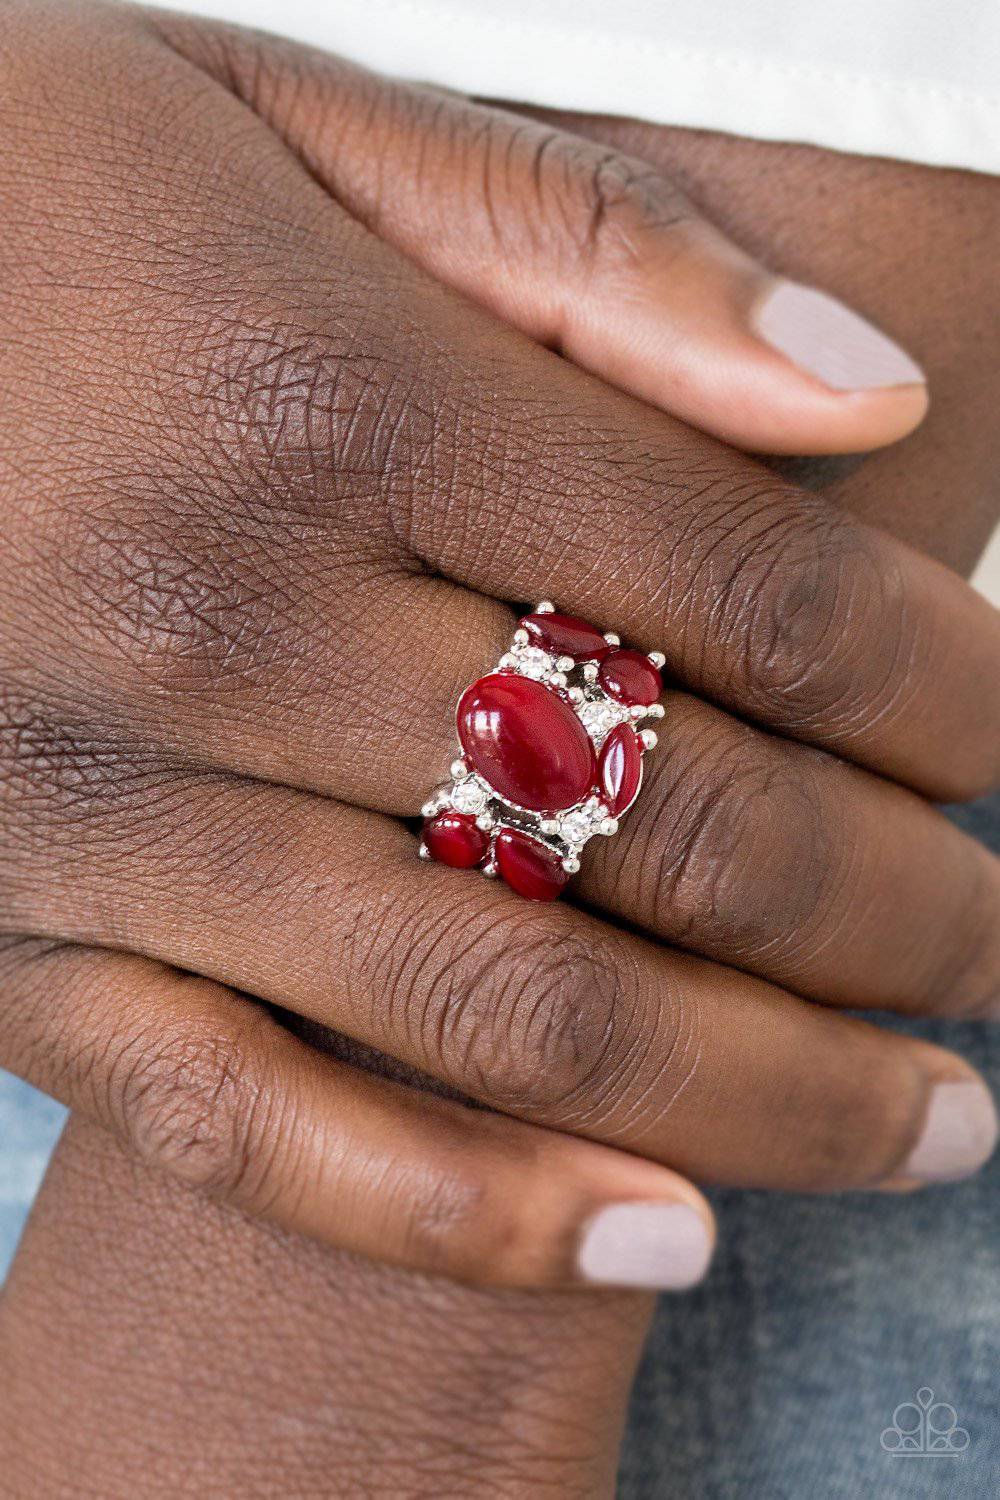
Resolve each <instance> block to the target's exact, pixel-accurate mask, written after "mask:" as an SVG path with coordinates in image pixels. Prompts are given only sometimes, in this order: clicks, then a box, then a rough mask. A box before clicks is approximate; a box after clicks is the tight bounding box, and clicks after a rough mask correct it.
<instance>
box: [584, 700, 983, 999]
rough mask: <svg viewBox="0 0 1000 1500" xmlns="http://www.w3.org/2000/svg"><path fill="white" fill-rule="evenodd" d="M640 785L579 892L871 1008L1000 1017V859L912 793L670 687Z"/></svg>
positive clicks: (722, 957) (680, 939) (814, 992)
mask: <svg viewBox="0 0 1000 1500" xmlns="http://www.w3.org/2000/svg"><path fill="white" fill-rule="evenodd" d="M665 705H666V718H665V719H664V721H663V723H662V725H660V726H658V728H659V736H658V743H657V746H656V749H655V751H654V752H653V753H651V754H649V755H647V756H645V757H644V762H643V764H644V782H643V787H642V791H641V793H640V795H639V797H638V799H637V800H636V803H635V805H634V807H632V808H631V809H630V810H629V813H628V815H627V816H626V817H625V818H624V819H622V821H621V824H620V826H619V830H618V833H617V835H616V836H615V837H614V838H613V839H594V840H592V841H591V843H589V844H588V845H587V847H586V849H585V851H584V854H583V857H582V863H583V867H582V870H581V872H580V874H579V876H578V877H577V878H576V880H575V881H574V886H573V889H574V892H576V893H577V894H578V895H579V896H580V897H581V898H582V899H583V900H585V901H586V902H588V903H590V904H593V905H594V906H596V907H598V908H600V909H602V910H604V911H607V912H611V913H613V914H615V915H617V916H619V917H623V918H625V919H626V920H627V921H629V922H630V923H632V924H634V925H636V926H640V927H643V928H645V929H646V930H647V931H648V932H651V933H653V934H654V935H656V936H657V937H661V938H666V939H668V940H669V941H672V942H676V943H680V944H682V945H683V946H684V947H685V948H689V949H691V950H693V951H695V952H698V953H703V954H705V955H707V956H709V957H711V958H714V959H717V960H719V961H720V962H722V963H728V964H735V965H736V966H737V967H738V968H741V969H746V970H748V971H749V972H751V973H756V974H760V975H762V976H763V977H765V978H768V979H771V980H773V981H774V982H775V983H777V984H781V985H784V986H787V987H788V988H790V989H792V990H794V991H796V992H797V993H798V994H800V995H806V996H808V997H810V998H813V999H816V1000H822V1001H826V1002H831V1003H834V1004H838V1005H848V1006H853V1007H855V1008H858V1009H874V1008H878V1009H887V1010H895V1011H899V1012H902V1013H905V1014H911V1015H935V1014H936V1015H944V1016H950V1017H952V1018H955V1017H966V1018H976V1017H984V1018H995V1019H1000V861H998V860H997V858H996V857H995V855H993V854H991V853H990V852H989V850H987V849H986V848H985V847H984V846H983V845H982V844H980V843H979V842H978V841H977V840H975V839H973V838H970V837H969V836H968V835H966V834H964V833H962V832H961V831H960V830H959V829H957V828H956V827H955V826H954V825H953V824H951V823H950V822H949V821H948V820H947V819H946V818H944V817H943V816H942V815H941V814H940V813H939V812H938V811H936V809H934V808H932V807H931V806H929V805H928V804H927V803H926V802H924V801H923V799H921V798H919V797H916V796H914V794H913V793H912V792H909V791H907V790H905V789H904V788H903V787H899V786H895V785H893V784H892V783H890V782H887V781H883V780H881V779H879V778H878V777H874V776H871V775H869V774H868V773H867V772H864V771H859V770H858V769H857V768H856V767H854V766H850V765H848V764H846V763H845V762H843V761H840V760H837V759H835V758H834V757H832V756H828V755H824V754H821V753H817V752H815V751H810V750H806V749H805V748H803V747H802V746H799V745H795V744H793V743H791V742H790V741H788V740H781V739H777V738H775V737H774V736H771V735H763V734H760V733H759V732H758V731H757V730H755V729H752V728H750V727H749V726H748V725H745V724H741V723H740V722H739V721H738V720H736V719H732V718H730V717H729V716H728V715H726V714H723V713H720V712H719V711H718V710H717V709H713V708H711V707H710V706H709V705H708V704H705V703H702V702H701V701H699V700H698V699H696V698H692V697H690V696H688V695H687V694H683V693H669V694H668V695H667V698H666V700H665Z"/></svg>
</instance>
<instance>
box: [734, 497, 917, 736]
mask: <svg viewBox="0 0 1000 1500" xmlns="http://www.w3.org/2000/svg"><path fill="white" fill-rule="evenodd" d="M763 502H764V503H763V506H762V508H761V511H760V514H759V516H758V519H757V525H756V528H755V529H756V532H757V535H756V537H754V536H753V535H745V548H744V551H743V555H742V556H741V557H740V559H739V560H738V561H737V562H736V563H735V564H734V565H733V566H732V568H731V571H730V572H729V574H728V575H727V578H726V581H725V583H724V585H723V588H722V590H721V594H720V597H719V598H718V599H717V601H716V605H715V617H716V619H721V620H723V621H724V622H725V624H724V627H723V628H724V629H725V630H726V631H727V632H729V638H728V640H727V641H725V642H724V644H727V645H730V646H733V645H735V646H736V647H737V651H736V653H735V654H736V657H737V661H738V664H739V670H740V673H741V676H742V678H743V681H744V684H745V686H746V687H747V688H748V689H749V692H750V695H751V698H752V700H753V701H754V702H755V705H756V706H757V707H758V709H759V711H760V712H761V713H762V715H763V716H764V717H765V718H766V719H767V720H769V721H770V722H776V723H778V724H780V725H781V726H782V727H785V728H789V729H791V730H792V731H794V732H800V733H806V732H808V733H809V734H810V735H812V736H814V737H817V738H820V739H823V738H827V739H829V738H831V737H834V736H835V737H836V738H837V739H838V740H839V741H841V742H842V741H843V740H844V739H845V738H850V737H852V736H854V735H858V734H861V733H863V732H864V731H865V730H866V729H867V728H868V727H869V726H870V725H871V724H872V723H873V722H875V720H876V719H888V718H891V717H892V716H893V715H894V714H895V713H896V712H897V711H898V709H899V708H900V706H901V705H902V702H903V701H904V699H905V697H906V695H907V692H908V690H909V689H910V687H911V683H912V673H913V670H914V666H915V653H916V651H917V645H918V642H917V636H918V631H917V629H916V625H917V622H916V621H915V620H913V619H912V618H911V613H910V610H909V608H908V601H907V598H906V593H905V590H904V588H903V586H902V580H901V578H900V576H899V571H898V568H895V567H894V566H893V565H892V563H891V562H888V563H887V559H886V557H885V556H884V555H882V554H879V553H877V552H876V550H875V549H874V547H872V546H870V545H869V544H868V542H867V540H866V538H865V536H864V533H863V532H862V531H861V530H860V529H859V528H857V527H856V526H854V525H853V524H852V523H851V522H850V521H848V520H846V519H844V518H841V517H838V516H837V515H836V513H835V512H834V511H833V510H832V509H830V508H827V509H825V510H824V509H821V508H820V507H819V506H818V505H817V506H812V505H810V507H809V509H808V510H807V511H806V512H805V513H804V514H803V513H802V507H801V506H800V507H799V508H798V511H799V513H798V514H795V513H794V512H790V510H789V507H788V504H787V496H782V497H780V498H779V503H778V514H777V515H774V514H773V505H772V503H771V497H763ZM769 511H771V512H772V514H770V516H769V515H768V512H769Z"/></svg>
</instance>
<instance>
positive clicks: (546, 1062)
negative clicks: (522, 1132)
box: [476, 932, 620, 1119]
mask: <svg viewBox="0 0 1000 1500" xmlns="http://www.w3.org/2000/svg"><path fill="white" fill-rule="evenodd" d="M515 942H516V949H515V948H514V947H513V945H512V946H511V947H510V948H508V949H507V950H506V952H505V953H504V954H503V956H502V958H501V973H502V979H501V983H500V986H499V989H498V991H497V993H496V995H495V997H494V1004H495V1011H494V1025H493V1027H492V1028H491V1032H490V1034H489V1040H488V1045H486V1046H482V1045H481V1046H480V1048H479V1049H478V1056H477V1060H476V1061H477V1067H478V1069H479V1070H480V1071H481V1072H482V1073H483V1075H484V1076H485V1077H487V1078H489V1080H490V1082H491V1093H492V1094H494V1095H495V1096H497V1097H498V1098H499V1100H500V1102H501V1104H502V1105H504V1106H505V1107H509V1108H518V1107H522V1106H530V1107H532V1108H534V1109H535V1110H538V1111H543V1112H544V1113H545V1115H546V1116H547V1117H549V1118H559V1119H568V1118H578V1117H589V1115H590V1114H591V1113H592V1112H593V1111H594V1110H595V1109H596V1108H599V1104H600V1097H601V1095H602V1093H603V1091H604V1089H605V1087H606V1086H607V1085H606V1080H608V1079H609V1077H610V1075H612V1074H613V1073H614V1071H615V1069H614V1057H615V1050H616V1039H617V1018H616V1014H615V1011H616V1001H617V996H618V993H619V987H620V981H619V973H618V966H617V965H616V963H615V961H614V958H613V956H612V954H611V953H610V951H609V950H608V949H607V947H605V945H604V943H603V942H602V941H601V940H600V939H595V940H594V941H587V940H585V939H583V938H582V937H581V936H580V935H579V934H576V933H572V932H563V933H561V934H559V935H553V934H551V933H547V932H546V933H542V934H540V935H539V936H538V937H537V938H535V939H534V940H532V939H531V938H528V939H527V940H525V939H524V938H523V937H522V938H520V939H515Z"/></svg>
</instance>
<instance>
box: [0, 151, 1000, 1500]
mask: <svg viewBox="0 0 1000 1500" xmlns="http://www.w3.org/2000/svg"><path fill="white" fill-rule="evenodd" d="M575 123H576V125H577V126H578V127H579V128H582V126H583V125H584V124H585V122H575ZM592 128H593V130H594V132H595V134H597V133H603V132H606V131H607V130H608V129H609V128H611V127H609V126H608V124H607V123H606V122H594V123H593V127H592ZM615 128H621V129H628V130H629V131H630V133H631V139H632V142H633V144H632V146H631V149H634V150H638V149H641V150H642V151H643V152H645V153H648V155H649V156H650V159H653V160H661V159H668V160H670V161H672V162H673V161H676V162H677V163H678V164H683V166H684V170H685V172H687V173H690V180H689V183H688V185H689V187H690V188H691V189H692V191H694V192H695V193H696V195H697V196H698V197H699V198H700V199H702V200H703V201H705V202H708V201H710V200H711V199H712V197H713V195H715V196H716V198H717V199H718V201H716V203H715V208H716V211H717V212H718V213H719V214H720V215H725V213H726V212H727V211H728V210H727V203H726V201H725V195H722V194H721V185H722V184H725V187H726V192H727V193H728V194H730V195H731V197H732V200H733V204H734V209H733V212H734V213H735V212H736V211H737V208H738V207H740V206H742V210H743V217H742V219H741V221H740V223H741V228H742V232H744V233H745V234H747V235H750V234H753V235H755V236H757V237H758V238H759V240H760V242H761V243H762V244H764V243H766V242H767V239H768V236H769V235H771V236H773V239H774V245H775V246H776V247H778V250H776V252H775V255H774V259H775V260H776V262H778V263H781V264H787V265H789V267H790V269H793V270H794V271H795V272H796V274H800V275H803V276H807V277H814V278H815V279H817V280H820V279H822V280H824V281H825V282H826V284H827V285H829V286H831V287H833V288H834V289H836V290H837V291H838V292H840V293H841V294H842V295H844V296H845V297H849V298H852V299H854V300H855V301H857V303H858V304H859V305H861V306H863V307H865V309H866V310H868V311H870V312H872V313H873V314H877V315H879V316H880V317H881V318H883V319H884V320H885V321H886V322H887V323H888V322H890V321H891V322H892V324H893V326H894V327H896V328H898V329H899V330H901V331H905V334H906V336H907V338H908V339H909V341H910V343H911V346H912V347H913V348H914V349H915V350H916V351H917V352H918V353H919V355H920V357H921V358H922V359H923V361H924V362H925V363H926V364H927V366H928V368H929V369H930V371H931V379H932V384H933V395H934V405H933V408H932V416H931V418H930V421H929V425H928V428H927V429H926V430H927V432H928V434H930V435H932V437H933V441H930V437H929V438H928V444H929V451H928V444H925V443H924V441H923V439H920V440H918V441H916V442H910V443H907V444H906V445H904V446H903V447H901V448H899V449H896V450H892V451H890V452H887V453H886V455H885V456H884V458H882V459H879V460H877V461H872V460H869V461H867V462H866V463H865V464H864V465H863V466H862V467H861V468H860V469H856V470H855V472H854V473H853V474H852V475H851V476H850V477H849V478H848V479H846V480H844V481H843V482H842V483H836V484H831V485H830V486H829V487H828V488H827V490H826V492H825V493H826V494H827V495H830V496H834V495H835V496H836V498H837V499H838V500H840V501H841V502H842V503H844V504H845V505H848V506H850V507H854V506H857V507H858V509H860V510H862V511H863V512H864V513H865V514H866V515H868V516H871V515H875V516H876V518H878V519H881V520H883V521H884V522H885V524H886V525H887V526H890V527H892V528H893V529H898V530H900V531H901V532H904V533H906V534H908V535H911V536H914V537H920V538H923V539H924V540H925V541H926V543H927V545H928V546H929V547H930V549H931V550H932V551H937V552H940V553H941V554H942V555H946V556H948V557H949V558H950V559H953V560H961V562H962V565H963V566H966V565H968V563H970V562H971V561H972V559H973V558H974V556H975V555H976V553H977V551H978V550H979V547H980V545H981V541H982V537H983V534H984V531H985V524H984V518H985V517H987V516H993V515H995V512H996V489H995V482H994V477H993V476H994V474H995V462H994V460H995V442H996V439H995V435H994V433H993V428H992V424H991V423H989V422H986V421H983V420H977V421H974V422H969V423H968V425H967V422H966V413H968V412H970V411H975V412H977V413H978V414H979V415H980V416H981V415H982V413H983V412H984V411H985V410H987V409H989V408H994V409H995V405H996V402H997V400H1000V372H998V370H997V368H996V362H995V361H994V360H992V359H991V357H990V350H989V349H988V348H987V347H985V346H986V343H987V341H986V340H985V339H984V338H983V330H984V329H990V328H996V326H997V320H998V317H1000V289H998V287H997V284H996V278H995V276H994V275H993V274H992V269H991V268H992V260H991V253H986V252H987V251H988V250H990V247H991V246H992V245H993V244H995V234H996V227H997V218H998V214H1000V185H997V184H996V183H994V182H992V181H989V180H987V179H978V178H973V177H969V176H965V175H963V174H949V173H941V172H931V171H926V170H922V169H919V168H913V167H906V166H899V165H895V164H889V163H880V162H859V161H856V160H853V159H850V158H843V157H836V156H832V155H824V154H817V153H812V152H805V151H802V150H798V149H795V148H785V147H778V146H756V145H752V144H750V143H741V142H735V141H732V140H728V139H723V138H718V137H708V136H697V137H692V136H691V135H689V134H687V133H683V132H674V131H663V132H658V131H655V130H652V129H649V128H645V127H638V126H629V127H624V126H623V127H615ZM804 164H805V165H807V166H808V169H809V170H808V174H807V176H806V177H805V179H803V177H802V170H803V166H804ZM751 166H752V171H751V170H749V167H751ZM804 186H805V187H808V188H809V190H810V191H811V192H813V193H814V194H815V198H816V202H819V203H822V204H823V205H825V209H824V213H823V215H818V214H817V213H816V212H811V213H808V214H801V209H802V205H803V189H804ZM720 195H721V196H720ZM862 205H863V207H864V221H865V233H864V253H863V254H861V253H859V254H856V255H852V254H851V253H850V247H851V246H852V245H854V244H856V243H857V239H858V233H857V223H858V220H859V216H860V214H859V208H860V206H862ZM813 208H814V209H815V203H814V204H813ZM733 222H734V224H735V223H736V220H735V219H734V220H733ZM959 227H960V232H959ZM911 242H916V243H919V244H922V245H924V246H926V247H927V252H926V254H923V255H909V254H906V253H905V247H906V246H907V245H908V244H909V243H911ZM932 251H933V253H932ZM943 414H947V419H946V416H945V415H943ZM876 465H877V469H878V471H879V474H880V480H879V484H878V486H873V485H872V483H871V482H870V477H869V476H870V474H871V472H872V470H873V468H875V467H876ZM929 468H930V469H931V470H932V471H933V472H934V473H937V474H939V475H940V474H947V475H948V476H949V482H948V484H947V486H946V487H945V486H943V485H939V484H938V483H936V482H934V481H932V480H929V478H928V470H929ZM876 503H877V507H878V508H877V510H876V509H875V506H876ZM645 1315H646V1304H645V1301H644V1300H643V1299H637V1298H631V1297H623V1296H611V1295H609V1294H601V1295H591V1296H586V1297H585V1296H582V1295H580V1294H575V1295H570V1294H565V1293H564V1294H558V1295H553V1294H548V1295H540V1294H534V1295H527V1296H526V1295H523V1294H517V1293H511V1292H505V1293H495V1292H494V1293H490V1292H484V1291H471V1290H467V1289H465V1290H463V1289H458V1288H455V1287H449V1286H447V1285H446V1284H444V1283H442V1282H439V1281H422V1280H420V1279H417V1278H414V1277H411V1276H408V1275H406V1274H405V1273H402V1272H399V1271H392V1270H387V1269H385V1268H382V1267H378V1266H375V1265H371V1264H365V1263H361V1262H358V1261H355V1260H352V1259H351V1258H349V1257H345V1256H343V1255H338V1254H330V1253H328V1252H326V1251H324V1250H322V1249H320V1248H319V1247H317V1246H315V1245H310V1244H308V1243H306V1242H304V1241H299V1240H295V1239H293V1238H291V1237H288V1236H285V1235H281V1234H278V1233H276V1232H274V1231H273V1230H270V1229H268V1228H267V1227H265V1226H263V1225H261V1224H255V1223H251V1222H249V1221H248V1220H246V1219H244V1218H242V1217H241V1216H240V1215H238V1214H234V1213H232V1212H231V1211H228V1210H223V1209H221V1208H218V1207H216V1206H214V1205H212V1204H210V1203H208V1202H206V1201H205V1200H204V1199H203V1198H201V1197H200V1196H197V1195H193V1194H187V1193H185V1192H184V1191H183V1190H181V1189H179V1188H177V1187H176V1186H175V1185H173V1184H172V1183H171V1182H169V1181H168V1180H166V1179H164V1178H163V1177H162V1176H161V1175H159V1174H157V1173H154V1172H150V1171H148V1170H145V1169H140V1168H138V1167H136V1166H135V1164H134V1163H133V1162H132V1161H131V1160H130V1159H129V1158H128V1156H127V1155H126V1154H125V1153H124V1152H123V1151H122V1150H121V1149H120V1148H119V1147H117V1146H115V1145H113V1144H112V1143H111V1142H110V1141H109V1140H108V1139H107V1138H106V1137H105V1136H104V1135H103V1134H102V1133H101V1132H99V1131H97V1130H95V1129H93V1128H92V1127H89V1126H86V1125H84V1124H83V1123H81V1122H76V1123H75V1124H74V1125H73V1126H71V1129H70V1131H69V1133H68V1135H67V1137H66V1138H65V1140H64V1142H63V1144H62V1147H61V1149H60V1151H59V1153H58V1155H57V1158H56V1161H55V1163H54V1165H53V1168H52V1170H51V1172H50V1175H49V1178H48V1181H47V1185H46V1188H45V1191H44V1193H43V1196H42V1200H41V1202H40V1204H39V1207H38V1209H37V1210H36V1212H35V1215H34V1216H33V1220H32V1224H31V1226H30V1229H29V1233H28V1236H27V1238H26V1241H25V1244H24V1247H23V1249H22V1252H21V1254H20V1257H19V1259H18V1263H17V1267H16V1270H15V1272H14V1275H13V1277H12V1279H11V1282H10V1284H9V1287H8V1291H7V1294H6V1301H5V1306H4V1309H3V1315H2V1323H0V1333H2V1341H0V1348H2V1351H3V1361H2V1372H3V1379H4V1382H5V1386H4V1392H3V1399H2V1401H0V1422H2V1424H3V1425H0V1452H2V1453H3V1457H4V1460H5V1463H4V1464H3V1465H0V1476H2V1477H0V1493H3V1494H4V1496H5V1500H6V1497H7V1496H10V1497H11V1500H14V1497H15V1496H16V1497H17V1500H63V1497H66V1500H69V1497H72V1500H81V1497H86V1500H90V1497H91V1496H93V1497H95V1500H96V1497H100V1500H119V1497H120V1500H135V1497H136V1496H138V1495H141V1496H142V1497H143V1500H159V1497H160V1496H163V1497H166V1496H168V1495H169V1496H170V1497H172V1500H173V1497H187V1496H191V1497H194V1496H198V1497H199V1500H206V1497H208V1500H223V1497H225V1500H229V1497H235V1496H237V1495H239V1496H253V1497H255V1500H258V1497H259V1500H272V1497H273V1500H279V1497H281V1500H287V1497H289V1496H295V1497H296V1500H299V1497H302V1500H305V1497H309V1500H319V1497H337V1500H344V1497H349V1500H353V1497H358V1500H361V1497H368V1496H371V1495H373V1494H378V1495H383V1496H387V1497H390V1496H391V1497H400V1500H404V1497H405V1500H409V1497H415V1496H421V1495H427V1496H432V1495H433V1496H455V1497H462V1500H466V1497H468V1496H470V1495H476V1496H479V1495H483V1496H487V1495H489V1496H492V1495H497V1496H511V1497H513V1496H517V1497H522V1496H523V1497H525V1500H528V1497H537V1496H539V1495H543V1494H544V1495H552V1496H558V1497H560V1500H561V1497H574V1500H579V1497H587V1500H599V1497H607V1496H609V1495H610V1494H611V1492H612V1485H613V1480H612V1475H613V1471H614V1465H615V1457H616V1450H617V1442H618V1435H619V1431H620V1420H621V1412H622V1405H623V1400H624V1396H625V1394H626V1392H627V1388H628V1383H629V1379H630V1375H631V1370H632V1367H633V1362H634V1359H635V1357H636V1354H637V1351H638V1347H639V1342H640V1338H641V1331H642V1328H643V1326H644V1319H645ZM668 1482H669V1480H668V1478H667V1477H665V1478H664V1483H668ZM664 1493H667V1491H664Z"/></svg>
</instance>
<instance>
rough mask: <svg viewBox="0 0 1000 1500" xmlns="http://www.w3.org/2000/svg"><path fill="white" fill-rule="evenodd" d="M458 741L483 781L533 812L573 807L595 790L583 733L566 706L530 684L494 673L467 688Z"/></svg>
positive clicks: (588, 745) (590, 756)
mask: <svg viewBox="0 0 1000 1500" xmlns="http://www.w3.org/2000/svg"><path fill="white" fill-rule="evenodd" d="M458 738H459V740H460V741H461V745H462V750H463V751H464V753H465V758H466V760H467V761H468V762H469V764H470V765H471V766H472V767H473V769H474V770H476V771H478V772H479V774H480V776H482V778H483V780H484V781H488V782H489V784H490V786H491V787H493V788H494V790H495V791H497V792H499V793H500V795H501V797H506V798H507V800H508V802H514V803H516V805H517V806H518V807H527V808H530V809H531V811H532V812H559V811H561V810H562V809H563V808H566V807H572V806H574V804H575V803H577V802H581V801H582V800H583V799H584V797H586V796H587V795H588V793H589V792H590V790H591V787H592V786H593V785H594V780H595V777H596V775H597V767H596V765H595V763H594V749H593V746H592V745H591V743H590V739H589V737H588V735H587V731H586V730H585V729H584V727H583V725H582V724H581V723H580V720H579V719H578V718H577V716H576V714H575V713H574V712H573V710H572V708H570V706H569V704H568V703H567V702H565V700H564V699H562V698H560V697H559V696H558V695H557V694H556V693H554V692H552V691H550V689H549V688H547V687H544V686H543V685H542V683H540V682H534V681H532V679H531V678H529V677H517V676H515V675H514V674H513V673H504V672H493V673H491V674H490V675H489V677H480V679H479V681H478V682H474V683H473V684H472V686H471V687H470V688H466V690H465V692H464V693H463V694H462V697H461V699H460V700H459V705H458Z"/></svg>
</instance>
